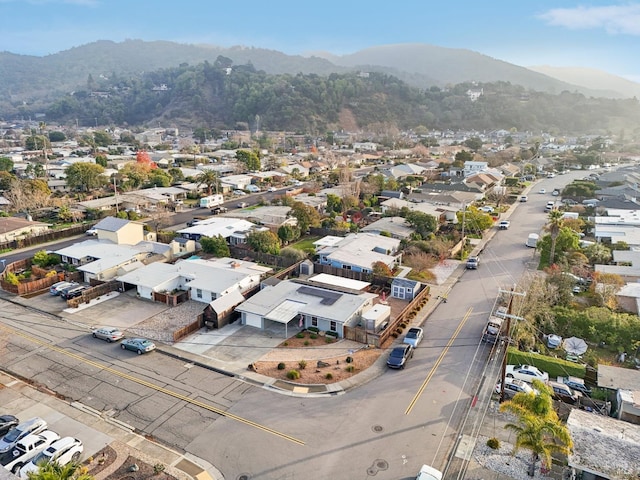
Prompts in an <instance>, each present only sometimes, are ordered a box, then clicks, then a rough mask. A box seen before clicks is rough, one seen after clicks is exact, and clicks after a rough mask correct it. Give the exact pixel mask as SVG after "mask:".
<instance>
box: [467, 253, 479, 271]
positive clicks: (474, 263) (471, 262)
mask: <svg viewBox="0 0 640 480" xmlns="http://www.w3.org/2000/svg"><path fill="white" fill-rule="evenodd" d="M479 264H480V258H478V257H477V256H475V255H473V256H471V257H469V258H467V263H466V268H467V270H477V269H478V265H479Z"/></svg>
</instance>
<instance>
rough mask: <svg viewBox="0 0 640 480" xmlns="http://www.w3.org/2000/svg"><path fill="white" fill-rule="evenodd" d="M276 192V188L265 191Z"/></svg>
mask: <svg viewBox="0 0 640 480" xmlns="http://www.w3.org/2000/svg"><path fill="white" fill-rule="evenodd" d="M276 190H278V189H277V188H276V187H269V188H268V189H267V191H269V192H275V191H276Z"/></svg>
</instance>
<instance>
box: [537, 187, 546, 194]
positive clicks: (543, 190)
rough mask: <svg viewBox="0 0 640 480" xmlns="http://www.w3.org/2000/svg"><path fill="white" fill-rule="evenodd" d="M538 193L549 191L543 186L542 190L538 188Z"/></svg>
mask: <svg viewBox="0 0 640 480" xmlns="http://www.w3.org/2000/svg"><path fill="white" fill-rule="evenodd" d="M538 193H542V194H545V193H547V191H546V190H545V189H544V188H541V189H540V190H538Z"/></svg>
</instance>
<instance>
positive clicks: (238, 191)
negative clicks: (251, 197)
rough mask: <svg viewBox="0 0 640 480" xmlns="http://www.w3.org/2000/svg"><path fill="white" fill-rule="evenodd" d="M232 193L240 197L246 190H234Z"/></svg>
mask: <svg viewBox="0 0 640 480" xmlns="http://www.w3.org/2000/svg"><path fill="white" fill-rule="evenodd" d="M233 194H234V195H237V196H238V197H242V196H244V195H246V194H247V192H243V191H242V190H234V191H233Z"/></svg>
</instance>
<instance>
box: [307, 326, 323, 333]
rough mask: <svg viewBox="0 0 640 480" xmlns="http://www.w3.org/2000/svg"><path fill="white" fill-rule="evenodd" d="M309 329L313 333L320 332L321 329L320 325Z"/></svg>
mask: <svg viewBox="0 0 640 480" xmlns="http://www.w3.org/2000/svg"><path fill="white" fill-rule="evenodd" d="M307 330H309V331H310V332H313V333H318V332H319V331H320V329H319V328H318V327H307Z"/></svg>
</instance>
